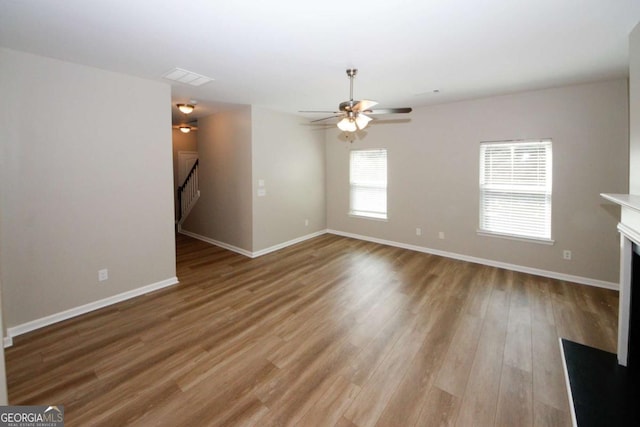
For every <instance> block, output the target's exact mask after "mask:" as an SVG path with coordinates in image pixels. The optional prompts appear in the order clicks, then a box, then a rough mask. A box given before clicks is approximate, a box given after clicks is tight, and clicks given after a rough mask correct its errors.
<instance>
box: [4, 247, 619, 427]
mask: <svg viewBox="0 0 640 427" xmlns="http://www.w3.org/2000/svg"><path fill="white" fill-rule="evenodd" d="M177 268H178V278H179V280H180V284H179V285H176V286H173V287H171V288H168V289H165V290H161V291H158V292H154V293H152V294H149V295H145V296H142V297H139V298H136V299H133V300H129V301H125V302H123V303H120V304H117V305H113V306H110V307H107V308H104V309H102V310H99V311H95V312H92V313H89V314H86V315H83V316H80V317H77V318H74V319H70V320H68V321H65V322H61V323H59V324H56V325H52V326H50V327H47V328H43V329H40V330H38V331H34V332H32V333H30V334H27V335H23V336H20V337H17V338H15V340H14V346H13V347H11V348H9V349H7V350H6V363H7V377H8V378H7V380H8V387H9V400H10V403H11V404H16V405H36V404H39V405H49V404H63V405H64V407H65V421H66V425H67V426H86V425H91V426H116V425H117V426H122V425H136V426H184V425H189V426H199V425H202V426H254V425H255V426H280V425H283V426H284V425H291V426H337V427H338V426H341V427H346V426H351V427H353V426H358V427H366V426H465V427H466V426H472V425H477V426H519V427H521V426H569V425H571V420H570V416H569V412H568V411H569V403H568V400H567V395H566V391H565V383H564V377H563V368H562V362H561V359H560V349H559V343H558V337H564V338H568V339H570V340H572V341H576V342H580V343H583V344H587V345H590V346H594V347H597V348H600V349H603V350H606V351H611V352H613V351H615V343H616V328H617V304H618V295H617V292H613V291H608V290H603V289H598V288H593V287H588V286H582V285H576V284H572V283H567V282H562V281H558V280H552V279H546V278H541V277H537V276H532V275H527V274H522V273H515V272H512V271H507V270H502V269H497V268H492V267H487V266H482V265H477V264H471V263H466V262H462V261H456V260H451V259H446V258H442V257H437V256H433V255H428V254H423V253H418V252H412V251H408V250H404V249H398V248H393V247H388V246H383V245H378V244H374V243H369V242H363V241H359V240H353V239H348V238H344V237H338V236H334V235H323V236H320V237H317V238H314V239H312V240H309V241H306V242H303V243H301V244H298V245H295V246H292V247H289V248H286V249H283V250H280V251H278V252H275V253H272V254H269V255H265V256H263V257H260V258H257V259H249V258H246V257H243V256H241V255H237V254H234V253H232V252H229V251H226V250H223V249H220V248H218V247H215V246H211V245H208V244H206V243H203V242H200V241H197V240H194V239H191V238H188V237H186V236H182V235H179V236H177Z"/></svg>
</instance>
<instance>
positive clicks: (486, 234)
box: [478, 230, 556, 246]
mask: <svg viewBox="0 0 640 427" xmlns="http://www.w3.org/2000/svg"><path fill="white" fill-rule="evenodd" d="M478 235H479V236H484V237H497V238H499V239H507V240H517V241H519V242H527V243H536V244H539V245H549V246H552V245H554V244H555V243H556V241H555V240H552V239H537V238H535V237H523V236H514V235H512V234H501V233H492V232H490V231H482V230H478Z"/></svg>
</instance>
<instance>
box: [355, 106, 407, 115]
mask: <svg viewBox="0 0 640 427" xmlns="http://www.w3.org/2000/svg"><path fill="white" fill-rule="evenodd" d="M411 111H412V108H411V107H403V108H380V109H377V110H365V111H363V113H367V114H400V113H410V112H411Z"/></svg>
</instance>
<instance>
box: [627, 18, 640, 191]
mask: <svg viewBox="0 0 640 427" xmlns="http://www.w3.org/2000/svg"><path fill="white" fill-rule="evenodd" d="M629 117H630V122H629V141H630V147H629V148H630V150H629V151H630V159H629V193H631V194H640V23H639V24H638V25H636V27H635V28H634V29H633V31H632V32H631V35H630V36H629Z"/></svg>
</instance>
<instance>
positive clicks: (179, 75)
mask: <svg viewBox="0 0 640 427" xmlns="http://www.w3.org/2000/svg"><path fill="white" fill-rule="evenodd" d="M162 77H164V78H165V79H169V80H174V81H176V82H180V83H185V84H188V85H191V86H202V85H203V84H206V83H209V82H210V81H212V80H213V79H212V78H210V77H205V76H203V75H200V74H196V73H193V72H191V71H187V70H183V69H182V68H174V69H173V70H171V71H169V72H168V73H165V74H164V75H163V76H162Z"/></svg>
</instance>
